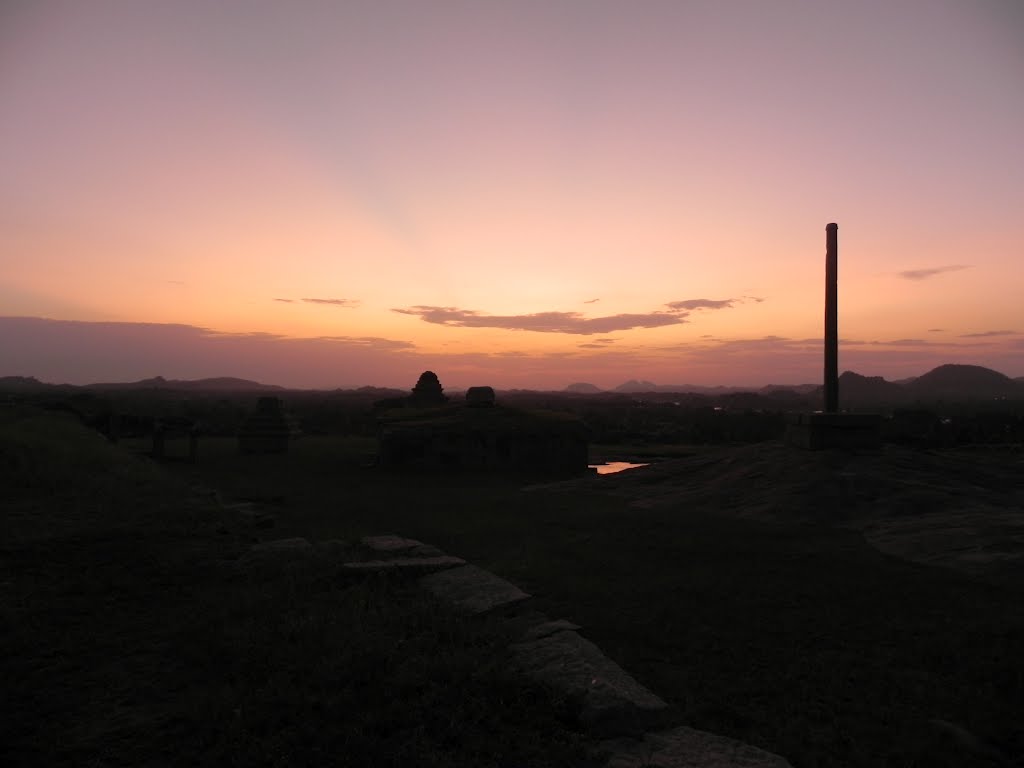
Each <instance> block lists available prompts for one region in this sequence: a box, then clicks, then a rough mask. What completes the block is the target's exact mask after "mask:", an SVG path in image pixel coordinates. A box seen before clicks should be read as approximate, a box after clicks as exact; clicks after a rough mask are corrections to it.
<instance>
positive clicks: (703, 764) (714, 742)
mask: <svg viewBox="0 0 1024 768" xmlns="http://www.w3.org/2000/svg"><path fill="white" fill-rule="evenodd" d="M600 746H601V748H602V749H603V750H606V751H607V752H608V762H607V763H605V765H606V766H607V768H648V766H650V767H652V768H655V767H656V768H792V766H791V765H790V764H789V762H787V761H786V760H784V759H783V758H781V757H779V756H778V755H774V754H772V753H771V752H765V751H764V750H763V749H758V748H757V747H752V746H751V745H749V744H744V743H743V742H742V741H736V740H735V739H730V738H727V737H725V736H717V735H715V734H713V733H706V732H705V731H697V730H694V729H693V728H687V727H686V726H679V727H678V728H672V729H671V730H666V731H661V732H659V733H647V734H644V736H643V738H642V739H610V740H607V741H603V742H601V745H600Z"/></svg>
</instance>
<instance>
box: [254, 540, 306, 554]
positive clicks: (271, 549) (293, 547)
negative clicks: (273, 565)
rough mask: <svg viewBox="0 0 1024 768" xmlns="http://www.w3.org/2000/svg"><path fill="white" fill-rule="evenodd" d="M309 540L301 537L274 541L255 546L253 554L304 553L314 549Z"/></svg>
mask: <svg viewBox="0 0 1024 768" xmlns="http://www.w3.org/2000/svg"><path fill="white" fill-rule="evenodd" d="M312 546H313V545H312V544H310V543H309V540H307V539H303V538H301V537H295V538H291V539H274V540H273V541H263V542H260V543H259V544H253V545H252V548H251V550H250V551H251V552H253V553H254V554H273V553H276V552H303V551H308V550H309V549H311V548H312Z"/></svg>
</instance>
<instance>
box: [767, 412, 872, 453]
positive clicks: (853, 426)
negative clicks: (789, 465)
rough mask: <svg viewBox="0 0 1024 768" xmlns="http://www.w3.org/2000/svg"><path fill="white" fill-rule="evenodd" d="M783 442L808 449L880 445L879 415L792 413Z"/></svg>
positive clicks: (818, 449)
mask: <svg viewBox="0 0 1024 768" xmlns="http://www.w3.org/2000/svg"><path fill="white" fill-rule="evenodd" d="M786 445H790V446H793V447H794V448H803V449H805V450H809V451H820V450H824V449H827V448H880V447H881V446H882V417H881V415H880V414H877V413H793V414H790V415H789V418H788V419H787V423H786Z"/></svg>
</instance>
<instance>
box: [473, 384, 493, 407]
mask: <svg viewBox="0 0 1024 768" xmlns="http://www.w3.org/2000/svg"><path fill="white" fill-rule="evenodd" d="M494 400H495V397H494V390H493V389H492V388H491V387H470V388H469V389H467V390H466V405H468V406H470V407H471V408H491V407H493V406H494Z"/></svg>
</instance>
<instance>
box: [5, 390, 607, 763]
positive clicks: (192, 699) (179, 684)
mask: <svg viewBox="0 0 1024 768" xmlns="http://www.w3.org/2000/svg"><path fill="white" fill-rule="evenodd" d="M0 473H2V474H0V480H2V483H3V486H2V487H3V489H4V491H3V518H4V537H3V541H2V544H0V681H2V697H3V701H2V702H0V703H2V711H3V713H4V714H3V717H2V718H0V765H4V766H141V765H183V766H184V765H188V766H193V765H217V766H264V765H268V766H269V765H273V766H306V765H310V766H312V765H352V766H368V765H385V766H388V765H394V766H398V765H401V766H409V765H426V766H512V765H546V766H560V765H576V764H580V765H586V764H587V760H588V757H587V752H586V751H585V749H584V744H583V741H582V739H581V738H580V737H579V736H578V735H577V734H576V733H574V732H572V731H570V730H569V729H567V728H566V727H565V726H564V725H563V724H562V723H561V722H560V720H559V717H560V713H561V707H560V702H559V701H557V700H555V699H553V698H552V697H551V696H550V695H548V694H547V693H546V692H545V691H543V690H540V689H538V688H536V687H534V686H531V685H528V684H526V683H525V682H524V681H523V680H521V679H519V678H518V677H515V676H513V675H512V674H511V673H509V672H508V671H507V669H506V656H505V644H506V638H505V637H504V635H503V629H502V628H501V627H500V626H499V625H498V624H497V623H496V622H494V621H473V622H470V621H467V620H463V619H461V618H459V617H457V616H455V615H452V614H450V613H448V612H447V611H446V610H445V609H444V608H443V607H442V606H440V605H438V604H435V603H433V602H432V601H430V600H428V599H426V598H425V596H424V595H423V594H422V593H421V592H419V591H418V590H413V589H412V587H411V586H410V585H408V584H403V583H402V582H401V581H398V580H395V579H392V578H384V577H374V578H369V579H367V578H354V577H352V576H351V575H349V574H346V573H344V572H343V571H342V569H341V567H340V565H341V560H342V559H343V558H342V555H344V554H345V550H344V548H340V549H339V548H338V547H335V548H333V549H332V550H328V551H322V552H320V553H318V554H313V555H310V556H308V557H300V558H298V559H287V560H285V561H276V562H275V561H274V560H270V561H258V560H257V561H250V560H248V559H247V558H246V557H245V556H244V554H243V553H245V552H246V551H247V549H248V547H249V544H250V542H251V539H252V538H253V531H251V530H249V529H247V528H246V527H245V526H243V525H241V524H240V523H239V520H238V519H237V516H232V515H231V514H230V513H229V512H227V511H225V510H223V509H220V508H219V507H217V506H216V505H213V504H211V502H210V501H209V494H196V493H195V492H194V491H193V490H190V487H189V483H188V481H186V480H185V479H184V478H182V477H180V476H176V475H175V474H174V473H169V472H167V471H166V470H165V469H163V468H160V467H157V466H156V465H154V464H152V463H151V462H149V461H148V460H144V459H139V458H136V457H134V456H132V455H130V454H129V453H127V452H126V451H124V450H121V449H118V448H114V447H111V446H109V445H107V444H106V443H105V442H104V441H103V440H102V439H101V438H100V437H99V436H97V435H94V434H92V433H88V432H86V431H85V430H84V429H83V428H81V427H80V426H79V425H78V424H77V423H75V422H73V421H70V420H68V419H66V418H63V417H58V416H54V415H50V414H47V415H42V416H40V415H39V414H33V413H31V412H16V411H14V410H8V411H4V412H2V413H0ZM274 535H276V534H274ZM240 556H241V557H240Z"/></svg>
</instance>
